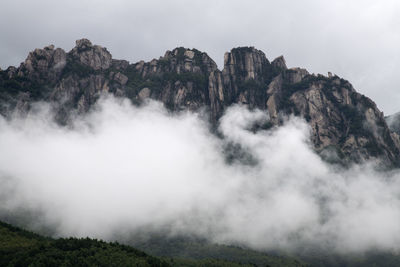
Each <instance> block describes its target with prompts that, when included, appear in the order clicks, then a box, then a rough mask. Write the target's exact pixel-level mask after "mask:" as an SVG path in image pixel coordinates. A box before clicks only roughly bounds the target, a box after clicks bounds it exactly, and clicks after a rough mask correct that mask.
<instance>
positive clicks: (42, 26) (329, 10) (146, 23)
mask: <svg viewBox="0 0 400 267" xmlns="http://www.w3.org/2000/svg"><path fill="white" fill-rule="evenodd" d="M0 25H1V26H0V36H1V39H0V67H1V68H6V67H7V66H8V65H19V63H20V62H21V61H23V60H24V59H25V58H26V56H27V54H28V52H29V51H31V50H33V49H34V48H37V47H44V46H46V45H48V44H54V45H56V46H57V47H62V48H64V49H65V50H69V49H71V48H72V47H73V46H74V44H75V40H76V39H79V38H82V37H86V38H89V39H90V40H91V41H92V42H93V43H96V44H99V45H102V46H105V47H107V48H108V49H109V51H110V52H111V53H112V54H113V57H114V58H123V59H127V60H129V61H131V62H135V61H138V60H141V59H144V60H150V59H152V58H158V57H159V56H161V55H163V54H164V52H165V51H166V50H171V49H173V48H174V47H177V46H185V47H189V48H197V49H199V50H202V51H205V52H207V53H208V54H209V55H210V56H211V57H212V58H213V59H214V60H215V61H216V62H217V63H218V65H219V66H220V68H221V67H222V61H223V55H224V53H225V52H226V51H229V50H230V49H231V48H233V47H237V46H243V45H246V46H255V47H256V48H258V49H260V50H262V51H264V52H265V53H266V55H267V57H268V58H269V59H273V58H275V57H277V56H279V55H284V56H285V58H286V61H287V64H288V66H289V67H296V66H299V67H304V68H307V69H308V70H309V71H310V72H314V73H323V74H326V73H327V72H328V71H331V72H333V73H336V74H338V75H339V76H341V77H343V78H345V79H348V80H349V81H350V82H351V83H352V84H353V85H354V87H355V88H356V89H357V90H358V91H359V92H361V93H363V94H366V95H367V96H369V97H370V98H372V99H373V100H374V101H375V102H376V103H377V105H378V107H379V108H380V109H381V110H382V111H384V112H385V114H391V113H394V112H397V111H400V105H399V103H400V88H399V84H400V75H399V70H398V69H399V67H400V52H399V47H400V29H399V25H400V2H399V1H397V0H381V1H371V0H352V1H349V0H336V1H327V0H303V1H294V0H292V1H289V0H280V1H272V0H264V1H261V0H246V1H236V0H214V1H212V0H202V1H189V0H171V1H166V0H146V1H136V0H134V1H128V0H126V1H124V0H114V1H109V0H108V1H105V0H98V1H94V0H80V1H75V0H69V1H66V0H64V1H56V0H37V1H30V0H13V1H3V3H2V4H1V8H0Z"/></svg>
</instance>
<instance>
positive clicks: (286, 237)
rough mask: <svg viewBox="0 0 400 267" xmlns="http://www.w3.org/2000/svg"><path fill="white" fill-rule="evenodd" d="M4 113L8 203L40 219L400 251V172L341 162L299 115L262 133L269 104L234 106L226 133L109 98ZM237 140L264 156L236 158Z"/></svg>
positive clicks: (3, 195)
mask: <svg viewBox="0 0 400 267" xmlns="http://www.w3.org/2000/svg"><path fill="white" fill-rule="evenodd" d="M40 110H41V111H39V112H38V113H35V114H31V115H29V117H28V118H26V119H21V118H15V119H13V120H11V121H5V120H3V119H1V120H0V151H2V152H1V153H0V200H1V201H0V214H3V215H4V214H8V216H12V215H13V214H17V213H18V212H20V211H21V210H24V211H25V212H26V211H32V212H33V214H36V213H35V212H36V211H40V213H38V214H40V215H37V217H35V216H34V217H33V218H31V220H32V222H31V223H32V225H31V227H35V225H36V226H37V225H47V226H49V227H55V229H56V234H57V235H61V236H69V235H75V236H91V237H97V238H104V239H113V234H114V233H116V232H121V231H123V232H127V233H129V232H135V231H142V230H143V229H153V230H162V231H167V230H166V229H168V234H169V235H172V236H173V235H179V234H189V235H198V236H201V237H205V238H207V239H209V240H211V241H214V242H221V243H227V244H240V245H245V246H250V247H252V248H256V249H279V248H283V249H296V248H299V247H300V246H302V245H304V244H309V245H318V246H319V247H326V248H335V249H336V250H337V251H339V252H341V251H342V252H344V251H346V252H348V251H350V252H351V251H353V252H362V251H365V250H368V249H374V248H378V249H383V250H390V251H400V224H399V223H398V222H399V221H400V184H399V183H400V179H399V178H400V177H399V176H400V175H399V174H397V173H394V174H391V175H389V174H382V173H377V172H375V171H373V170H372V168H371V167H370V166H368V165H364V166H355V167H353V168H351V169H349V170H338V169H337V168H335V167H333V166H330V165H328V164H326V163H324V162H323V161H322V160H321V159H320V158H319V157H318V156H317V155H316V154H315V153H314V152H313V151H312V149H311V146H310V144H309V143H308V140H309V128H308V126H307V125H306V123H305V122H303V121H302V120H300V119H298V118H294V117H292V118H290V119H289V120H288V121H287V122H286V123H285V125H284V126H282V127H279V128H273V129H270V130H268V131H258V132H256V133H254V132H252V131H249V130H247V129H248V128H249V127H250V126H251V124H253V123H254V122H255V121H265V120H267V119H268V115H267V114H265V113H262V112H261V111H254V112H251V111H248V110H247V109H245V108H244V107H240V106H234V107H231V108H230V109H228V111H227V113H226V114H225V116H224V117H223V118H222V120H221V124H220V127H219V130H220V131H221V133H222V134H223V136H224V137H225V138H224V139H223V140H222V139H219V138H217V137H216V136H215V135H213V134H210V132H209V129H208V125H207V123H205V122H204V121H203V120H202V119H201V118H200V116H199V115H198V114H193V113H189V112H187V113H181V114H178V115H177V114H175V115H172V114H169V113H168V112H167V111H166V110H165V109H164V108H163V107H162V106H161V105H160V104H159V103H156V102H150V103H149V104H148V105H146V106H144V107H142V108H137V107H133V106H131V105H130V104H129V103H128V102H127V101H121V100H116V99H114V98H106V99H103V100H101V101H100V102H99V104H98V106H97V109H96V110H95V111H93V112H92V113H90V114H88V115H87V116H85V117H81V118H78V119H76V120H75V124H74V127H73V128H62V127H59V126H57V125H56V124H54V123H53V122H52V121H51V119H50V118H51V116H50V113H49V112H48V111H46V109H45V108H43V107H42V108H41V109H40ZM227 143H231V144H232V143H233V144H236V145H240V146H241V147H242V149H243V150H244V151H245V152H246V153H247V154H249V155H251V156H252V157H253V159H254V161H255V162H256V164H253V165H248V164H247V165H246V164H242V163H240V161H234V163H232V164H228V163H227V162H226V155H225V154H224V149H223V148H224V147H225V146H226V144H227Z"/></svg>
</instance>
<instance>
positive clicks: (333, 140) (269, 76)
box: [0, 39, 400, 166]
mask: <svg viewBox="0 0 400 267" xmlns="http://www.w3.org/2000/svg"><path fill="white" fill-rule="evenodd" d="M104 92H107V93H111V94H114V95H116V96H120V97H127V98H129V99H131V100H132V102H133V103H135V104H140V103H141V102H142V101H144V100H145V99H146V98H151V99H156V100H159V101H161V102H163V103H164V104H165V106H166V107H167V108H169V109H171V110H182V109H190V110H197V109H200V108H206V109H207V110H208V111H209V114H210V120H211V122H212V123H213V124H214V125H216V124H217V123H218V119H219V118H220V117H221V116H222V114H223V112H224V110H225V109H226V108H227V107H228V106H230V105H232V104H235V103H240V104H244V105H247V106H248V107H249V108H259V109H261V110H265V111H266V112H267V111H268V113H269V115H270V118H271V124H273V125H279V124H281V123H282V122H283V120H284V117H285V116H287V115H289V114H294V115H297V116H302V117H303V118H304V119H305V120H306V121H307V122H308V123H309V124H310V126H311V129H312V142H313V144H314V146H315V149H316V151H318V152H319V153H321V155H325V156H326V155H328V154H330V153H327V152H329V151H334V152H335V154H336V155H338V159H339V160H340V159H341V160H343V161H347V160H349V159H350V160H351V161H356V162H360V161H364V160H369V159H372V158H373V159H377V160H378V161H380V162H382V163H384V164H387V165H395V166H399V165H400V152H399V151H400V145H399V144H400V142H399V136H398V134H397V133H395V132H393V131H391V130H390V129H389V127H388V125H387V123H386V121H385V118H384V117H383V113H382V112H380V111H379V109H378V108H377V107H376V105H375V103H374V102H373V101H372V100H370V99H369V98H367V97H365V96H363V95H361V94H359V93H357V92H356V91H355V89H354V88H353V87H352V85H351V84H350V83H349V82H348V81H346V80H343V79H341V78H339V77H337V76H332V75H331V74H330V75H328V77H326V76H323V75H314V74H310V73H308V72H307V70H305V69H301V68H287V66H286V63H285V59H284V58H283V57H278V58H276V59H275V60H273V61H272V62H270V61H269V60H268V59H267V57H266V56H265V54H264V53H263V52H262V51H260V50H257V49H255V48H253V47H239V48H234V49H232V50H231V51H230V52H228V53H226V54H225V56H224V67H223V69H222V71H221V70H219V69H218V67H217V65H216V64H215V62H214V61H213V60H212V59H211V58H210V57H209V56H208V55H207V54H206V53H204V52H201V51H198V50H196V49H186V48H182V47H180V48H175V49H174V50H172V51H167V52H166V53H165V55H164V56H162V57H160V58H159V59H153V60H152V61H150V62H144V61H140V62H138V63H134V64H129V62H127V61H125V60H116V59H113V58H112V56H111V54H110V53H109V52H108V51H107V49H106V48H103V47H101V46H98V45H93V44H92V43H91V42H90V41H89V40H87V39H82V40H78V41H76V46H75V47H74V48H73V49H72V50H71V51H69V52H68V53H67V52H65V51H64V50H62V49H60V48H57V49H55V48H54V46H52V45H50V46H48V47H45V48H43V49H35V50H34V51H33V52H31V53H29V55H28V57H27V59H26V60H25V62H23V63H21V65H20V66H19V67H18V68H15V67H9V68H8V69H7V70H4V71H0V101H1V105H0V112H1V113H2V114H3V115H5V116H7V114H10V112H13V111H15V110H18V111H19V112H28V111H29V108H30V103H32V102H33V101H38V100H44V101H50V102H53V103H57V106H58V108H57V120H58V121H59V122H61V123H67V122H68V117H69V114H70V113H71V110H73V111H77V112H85V111H87V110H89V109H90V107H91V106H92V105H93V103H95V102H96V100H97V99H98V98H99V96H100V95H101V94H102V93H104ZM330 155H331V154H330Z"/></svg>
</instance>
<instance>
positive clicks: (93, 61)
mask: <svg viewBox="0 0 400 267" xmlns="http://www.w3.org/2000/svg"><path fill="white" fill-rule="evenodd" d="M69 54H70V55H71V56H72V57H73V58H74V59H77V60H78V61H79V62H80V63H81V64H83V65H85V66H88V67H90V68H92V69H94V70H106V69H108V68H109V67H110V66H111V64H112V60H111V54H110V53H109V52H108V51H107V49H105V48H103V47H101V46H98V45H92V43H91V42H90V41H89V40H88V39H81V40H77V41H76V46H75V47H74V48H73V49H72V50H71V52H69Z"/></svg>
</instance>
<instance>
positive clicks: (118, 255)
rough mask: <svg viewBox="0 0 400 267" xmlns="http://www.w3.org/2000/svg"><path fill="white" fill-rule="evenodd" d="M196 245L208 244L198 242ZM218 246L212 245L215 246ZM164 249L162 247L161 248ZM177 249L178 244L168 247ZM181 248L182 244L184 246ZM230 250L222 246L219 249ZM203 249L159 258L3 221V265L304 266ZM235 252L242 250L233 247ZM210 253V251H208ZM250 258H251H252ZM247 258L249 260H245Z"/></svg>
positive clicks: (286, 259)
mask: <svg viewBox="0 0 400 267" xmlns="http://www.w3.org/2000/svg"><path fill="white" fill-rule="evenodd" d="M197 247H200V248H202V247H205V246H203V245H201V244H199V245H198V246H197ZM216 247H218V246H214V247H211V248H212V249H214V250H215V248H216ZM159 249H161V248H159ZM166 249H167V250H168V249H176V247H175V248H172V247H171V248H166ZM181 249H182V248H181ZM223 249H225V250H228V251H229V250H230V248H229V247H224V246H220V250H223ZM201 251H202V250H201V249H200V250H199V251H198V254H199V255H202V256H200V257H193V256H189V257H182V258H171V256H173V255H172V253H171V254H167V255H163V256H166V257H168V258H165V259H162V258H156V257H152V256H149V255H147V254H146V253H144V252H142V251H139V250H137V249H134V248H132V247H129V246H124V245H120V244H117V243H106V242H103V241H99V240H95V239H90V238H81V239H78V238H60V239H52V238H46V237H43V236H40V235H37V234H34V233H32V232H28V231H25V230H22V229H20V228H17V227H14V226H12V225H9V224H6V223H3V222H0V266H194V267H196V266H215V267H218V266H221V267H222V266H254V265H253V264H252V263H251V261H254V260H255V261H257V260H258V262H259V264H260V266H261V265H262V266H265V265H266V264H268V266H305V265H304V264H302V263H300V262H298V261H296V260H294V259H291V258H289V257H277V256H268V255H266V254H262V253H257V252H251V251H246V250H241V251H242V253H241V254H238V255H236V257H235V258H231V259H227V260H221V259H218V258H222V257H223V255H222V256H219V254H221V253H220V252H219V251H215V253H214V255H211V256H212V257H209V258H207V255H206V254H205V253H203V254H202V252H201ZM234 251H235V252H237V251H240V250H234ZM208 256H210V255H208ZM249 261H250V262H249ZM245 262H248V263H245Z"/></svg>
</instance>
